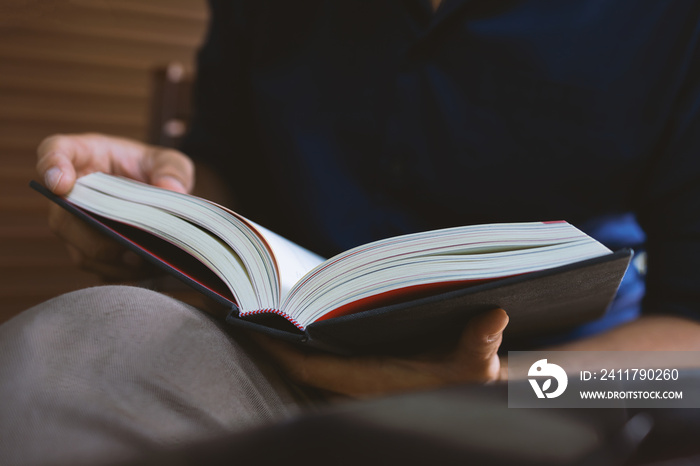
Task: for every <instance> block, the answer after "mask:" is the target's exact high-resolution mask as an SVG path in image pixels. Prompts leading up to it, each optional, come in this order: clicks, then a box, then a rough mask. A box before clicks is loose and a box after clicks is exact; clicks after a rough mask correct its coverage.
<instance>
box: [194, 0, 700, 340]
mask: <svg viewBox="0 0 700 466" xmlns="http://www.w3.org/2000/svg"><path fill="white" fill-rule="evenodd" d="M427 3H428V2H423V1H421V0H378V1H377V0H374V1H371V0H302V1H297V2H291V1H288V0H277V1H275V0H249V1H245V0H240V1H233V0H223V1H212V18H213V20H212V23H211V28H210V31H209V35H208V38H207V41H206V44H205V46H204V47H203V49H202V50H201V52H200V55H199V68H198V87H197V93H196V103H197V111H196V114H195V118H194V121H193V126H192V130H191V133H190V135H189V137H188V139H187V141H186V142H185V145H184V147H183V149H184V151H185V152H186V153H188V154H190V155H191V156H192V157H193V158H195V159H196V160H198V161H201V162H204V163H207V164H209V165H211V166H213V167H215V168H216V169H217V170H219V171H220V172H221V173H222V175H223V176H224V177H225V179H226V180H228V181H227V182H228V184H229V186H230V187H231V188H232V189H233V191H234V193H235V195H236V197H237V199H238V200H239V202H240V204H239V205H237V206H236V207H237V209H238V210H239V211H241V213H243V214H244V215H247V216H248V217H251V218H253V219H255V220H257V221H258V222H260V223H262V224H264V225H266V226H268V227H270V228H271V229H273V230H276V231H278V232H280V233H281V234H283V235H285V236H287V237H289V238H291V239H293V240H295V241H297V242H299V243H300V244H303V245H304V246H306V247H308V248H310V249H312V250H315V251H317V252H319V253H321V254H325V255H330V254H333V253H335V252H338V251H340V250H344V249H347V248H350V247H352V246H355V245H357V244H360V243H364V242H368V241H371V240H374V239H377V238H381V237H386V236H389V235H395V234H401V233H407V232H411V231H417V230H425V229H432V228H440V227H447V226H454V225H462V224H473V223H487V222H515V221H532V220H558V219H564V220H567V221H569V222H570V223H573V224H574V225H576V226H578V227H579V228H581V229H583V230H585V231H587V232H588V233H589V234H591V235H593V236H594V237H596V238H598V239H599V240H600V241H602V242H603V243H605V244H607V245H608V246H609V247H610V248H612V249H616V248H619V247H623V246H627V247H632V248H635V250H637V251H645V252H646V254H647V257H648V274H647V275H646V276H644V275H643V274H641V273H640V272H639V270H640V269H641V267H640V268H638V267H632V268H631V269H630V272H628V276H627V277H626V279H625V281H624V282H623V286H622V288H621V291H620V293H619V296H618V298H617V300H616V302H615V305H614V306H613V308H612V310H611V312H610V313H609V315H608V316H607V317H606V318H605V319H604V320H603V321H602V322H597V323H594V324H592V325H590V326H588V327H587V328H584V329H582V330H581V332H588V331H591V330H593V331H597V330H599V329H600V328H604V327H607V326H609V325H612V324H613V323H616V322H621V321H624V320H628V319H630V318H634V317H635V316H636V315H637V314H638V312H639V311H640V309H641V300H642V297H643V296H644V295H645V284H646V298H645V301H644V308H645V309H647V310H650V311H658V312H677V313H683V314H687V315H694V316H697V315H699V314H700V267H699V265H700V2H698V1H697V0H567V1H560V0H520V1H518V0H497V1H496V0H444V2H443V4H442V5H441V7H440V9H439V10H438V11H437V13H435V14H432V12H431V11H430V9H429V7H428V5H427ZM637 263H639V262H637Z"/></svg>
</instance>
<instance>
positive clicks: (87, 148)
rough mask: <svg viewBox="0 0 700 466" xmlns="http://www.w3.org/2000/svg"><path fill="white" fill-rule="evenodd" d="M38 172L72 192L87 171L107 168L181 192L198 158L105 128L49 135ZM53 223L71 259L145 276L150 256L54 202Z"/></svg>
mask: <svg viewBox="0 0 700 466" xmlns="http://www.w3.org/2000/svg"><path fill="white" fill-rule="evenodd" d="M36 167H37V172H38V174H39V176H40V178H41V179H42V180H44V184H45V185H46V187H48V188H49V189H50V190H51V191H52V192H53V193H54V194H57V195H59V196H63V195H66V194H68V193H69V192H70V191H71V190H72V189H73V186H74V185H75V181H76V180H77V179H78V178H79V177H81V176H83V175H86V174H88V173H93V172H97V171H100V172H104V173H111V174H115V175H122V176H126V177H129V178H133V179H136V180H141V181H145V182H148V183H150V184H153V185H154V186H159V187H161V188H165V189H169V190H172V191H177V192H181V193H186V192H190V191H191V190H192V187H193V185H194V170H193V164H192V162H191V161H190V160H189V158H187V157H186V156H185V155H184V154H182V153H180V152H178V151H175V150H171V149H166V148H159V147H155V146H149V145H146V144H143V143H140V142H137V141H133V140H128V139H124V138H118V137H112V136H106V135H101V134H76V135H55V136H50V137H48V138H46V139H44V141H43V142H42V143H41V144H40V145H39V148H38V162H37V166H36ZM49 225H50V228H51V229H52V230H53V232H54V233H55V234H56V235H57V236H59V237H60V238H62V239H63V240H64V241H65V242H66V246H67V248H68V251H69V253H70V255H71V258H72V260H73V261H74V262H75V263H76V264H77V265H79V266H80V267H81V268H84V269H86V270H88V271H90V272H93V273H96V274H98V275H99V276H100V277H102V278H103V280H105V281H123V280H136V279H141V278H146V277H148V276H150V275H152V274H153V269H151V268H148V267H147V262H145V261H143V260H141V258H140V256H138V255H137V254H135V253H133V252H131V251H129V250H128V249H126V248H124V247H123V246H121V245H119V244H118V243H116V242H114V241H113V240H110V239H108V238H107V237H105V236H104V235H102V234H99V233H98V232H97V231H96V230H95V229H94V228H90V227H88V226H87V225H86V224H85V223H84V222H81V221H79V220H78V219H77V218H76V217H75V216H74V215H70V214H69V213H68V212H66V211H65V209H61V208H60V207H59V206H57V205H55V204H52V205H51V206H50V208H49Z"/></svg>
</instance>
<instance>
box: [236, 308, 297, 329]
mask: <svg viewBox="0 0 700 466" xmlns="http://www.w3.org/2000/svg"><path fill="white" fill-rule="evenodd" d="M259 314H277V315H278V316H280V317H284V318H285V319H287V320H288V321H289V322H291V323H292V324H293V325H294V326H295V327H296V328H298V329H299V330H301V331H302V332H303V331H304V330H305V328H304V326H303V325H301V324H300V323H299V322H298V321H297V320H296V319H295V318H294V317H292V316H290V315H289V314H287V313H286V312H284V311H280V310H279V309H257V310H255V311H239V313H238V315H239V316H240V317H246V316H253V315H259Z"/></svg>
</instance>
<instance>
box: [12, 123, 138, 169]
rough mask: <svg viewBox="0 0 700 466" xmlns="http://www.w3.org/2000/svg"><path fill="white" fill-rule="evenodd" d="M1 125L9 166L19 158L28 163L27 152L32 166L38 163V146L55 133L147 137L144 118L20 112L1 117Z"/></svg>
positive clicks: (16, 162)
mask: <svg viewBox="0 0 700 466" xmlns="http://www.w3.org/2000/svg"><path fill="white" fill-rule="evenodd" d="M0 128H2V135H0V157H1V158H2V159H1V160H2V161H3V165H5V166H7V165H8V164H13V165H17V164H18V162H19V163H20V164H21V165H23V166H24V163H23V162H21V161H22V160H24V159H25V157H27V156H29V158H30V159H31V166H34V159H35V158H36V148H37V146H38V145H39V143H40V142H41V141H42V140H43V139H44V138H45V137H46V136H48V135H51V134H56V133H65V134H69V133H82V132H87V131H94V132H97V133H105V134H114V135H119V136H124V137H128V138H133V139H143V138H144V136H145V134H146V128H145V127H144V126H143V122H135V121H128V122H121V123H115V122H105V121H90V122H88V123H86V122H84V121H56V120H51V119H49V118H48V117H45V116H44V115H32V116H30V117H28V118H19V117H18V116H17V115H11V116H7V117H4V118H3V117H0Z"/></svg>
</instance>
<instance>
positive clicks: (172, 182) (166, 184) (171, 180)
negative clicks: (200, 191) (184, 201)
mask: <svg viewBox="0 0 700 466" xmlns="http://www.w3.org/2000/svg"><path fill="white" fill-rule="evenodd" d="M158 185H160V186H161V187H163V188H166V189H170V190H171V191H178V192H181V193H186V192H187V189H185V185H184V184H182V181H180V180H178V179H177V178H175V177H174V176H170V175H165V176H161V177H160V178H158Z"/></svg>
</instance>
